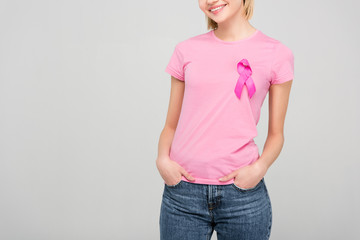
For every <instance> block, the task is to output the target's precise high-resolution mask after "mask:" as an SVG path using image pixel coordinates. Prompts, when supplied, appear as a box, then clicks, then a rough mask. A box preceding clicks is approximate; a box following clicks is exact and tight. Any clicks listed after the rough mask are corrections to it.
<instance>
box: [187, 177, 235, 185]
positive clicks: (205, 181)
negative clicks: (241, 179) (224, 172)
mask: <svg viewBox="0 0 360 240" xmlns="http://www.w3.org/2000/svg"><path fill="white" fill-rule="evenodd" d="M219 178H220V177H219ZM181 180H183V181H185V182H190V183H196V184H211V185H228V184H232V183H233V182H234V179H233V178H232V179H230V180H228V181H226V182H222V181H219V180H218V179H208V178H198V177H196V178H195V181H189V180H188V179H187V178H186V177H185V176H183V175H182V176H181Z"/></svg>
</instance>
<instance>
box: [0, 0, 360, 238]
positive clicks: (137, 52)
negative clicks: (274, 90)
mask: <svg viewBox="0 0 360 240" xmlns="http://www.w3.org/2000/svg"><path fill="white" fill-rule="evenodd" d="M358 9H359V3H358V2H354V1H349V0H347V1H342V2H339V1H323V0H319V1H286V0H278V1H263V0H257V1H256V2H255V12H254V16H253V18H252V19H251V20H250V22H251V24H252V25H253V26H254V27H256V28H258V29H260V30H261V31H263V32H264V33H265V34H268V35H269V36H272V37H274V38H276V39H279V40H281V41H282V42H283V43H284V44H286V45H287V46H289V47H290V48H291V49H292V50H293V52H294V55H295V78H294V82H293V87H292V91H291V96H290V103H289V108H288V112H287V117H286V125H285V145H284V148H283V150H282V153H281V155H280V156H279V158H278V159H277V160H276V161H275V163H274V164H273V165H272V166H271V167H270V169H269V171H268V173H267V175H266V177H265V179H266V183H267V187H268V190H269V194H270V197H271V200H272V207H273V225H272V234H271V239H277V240H281V239H284V240H287V239H292V240H298V239H299V240H303V239H307V240H312V239H347V240H352V239H354V240H355V239H358V236H359V234H360V229H359V227H358V225H359V222H360V217H359V214H360V210H359V205H358V203H359V202H360V197H359V184H358V183H359V181H360V177H359V176H360V175H359V174H358V171H359V166H360V164H359V160H360V157H359V142H360V141H359V135H360V127H359V122H360V121H359V120H360V117H359V115H360V114H359V113H360V108H359V102H360V101H359V100H360V99H359V94H358V91H359V87H360V84H359V81H358V80H359V74H360V71H359V69H360V67H359V66H360V65H359V64H360V61H359V53H360V52H359V45H358V44H359V42H360V39H359V38H360V37H359V28H358V26H357V23H358V22H359V21H360V19H359V15H357V12H358ZM0 30H1V32H0V34H1V37H0V239H6V240H13V239H29V240H30V239H34V240H35V239H36V240H42V239H44V240H45V239H46V240H50V239H51V240H57V239H66V240H72V239H77V240H78V239H87V240H90V239H102V240H105V239H159V224H158V217H159V212H160V204H161V196H162V191H163V180H162V178H161V177H160V175H159V173H158V172H157V168H156V166H155V160H156V156H157V144H158V139H159V134H160V132H161V130H162V128H163V125H164V122H165V117H166V111H167V107H168V100H169V94H170V76H169V75H168V74H167V73H166V72H165V71H164V70H165V66H166V64H167V63H168V61H169V59H170V56H171V53H172V51H173V49H174V46H175V44H176V43H177V42H179V41H181V40H184V39H186V38H189V37H191V36H195V35H197V34H200V33H204V32H206V31H208V30H206V23H205V17H204V14H203V13H202V12H201V11H200V9H199V7H198V1H181V2H180V1H155V2H153V1H107V0H106V1H3V0H2V1H0ZM267 119H268V98H266V100H265V102H264V105H263V108H262V115H261V119H260V122H259V125H258V131H259V135H258V136H257V137H256V138H255V141H256V143H257V144H258V146H259V149H260V153H261V152H262V148H263V144H264V142H265V139H266V133H267ZM212 239H216V233H215V232H214V235H213V238H212Z"/></svg>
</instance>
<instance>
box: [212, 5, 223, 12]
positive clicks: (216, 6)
mask: <svg viewBox="0 0 360 240" xmlns="http://www.w3.org/2000/svg"><path fill="white" fill-rule="evenodd" d="M221 6H226V4H220V5H215V6H212V7H211V8H209V11H210V12H211V9H214V8H218V7H221Z"/></svg>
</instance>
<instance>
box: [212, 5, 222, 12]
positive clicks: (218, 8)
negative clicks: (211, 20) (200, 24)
mask: <svg viewBox="0 0 360 240" xmlns="http://www.w3.org/2000/svg"><path fill="white" fill-rule="evenodd" d="M223 7H225V5H223V6H220V7H217V8H214V9H211V10H210V11H211V12H213V11H216V10H219V9H220V8H223Z"/></svg>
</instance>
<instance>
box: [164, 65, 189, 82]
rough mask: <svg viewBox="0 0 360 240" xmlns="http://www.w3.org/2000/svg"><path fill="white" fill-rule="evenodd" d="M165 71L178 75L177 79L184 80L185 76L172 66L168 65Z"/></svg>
mask: <svg viewBox="0 0 360 240" xmlns="http://www.w3.org/2000/svg"><path fill="white" fill-rule="evenodd" d="M165 72H167V73H169V74H170V75H172V76H174V77H176V78H177V79H179V80H181V81H184V77H183V76H181V75H180V74H178V73H177V72H176V71H175V70H173V69H172V68H170V67H169V66H168V67H166V69H165Z"/></svg>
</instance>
